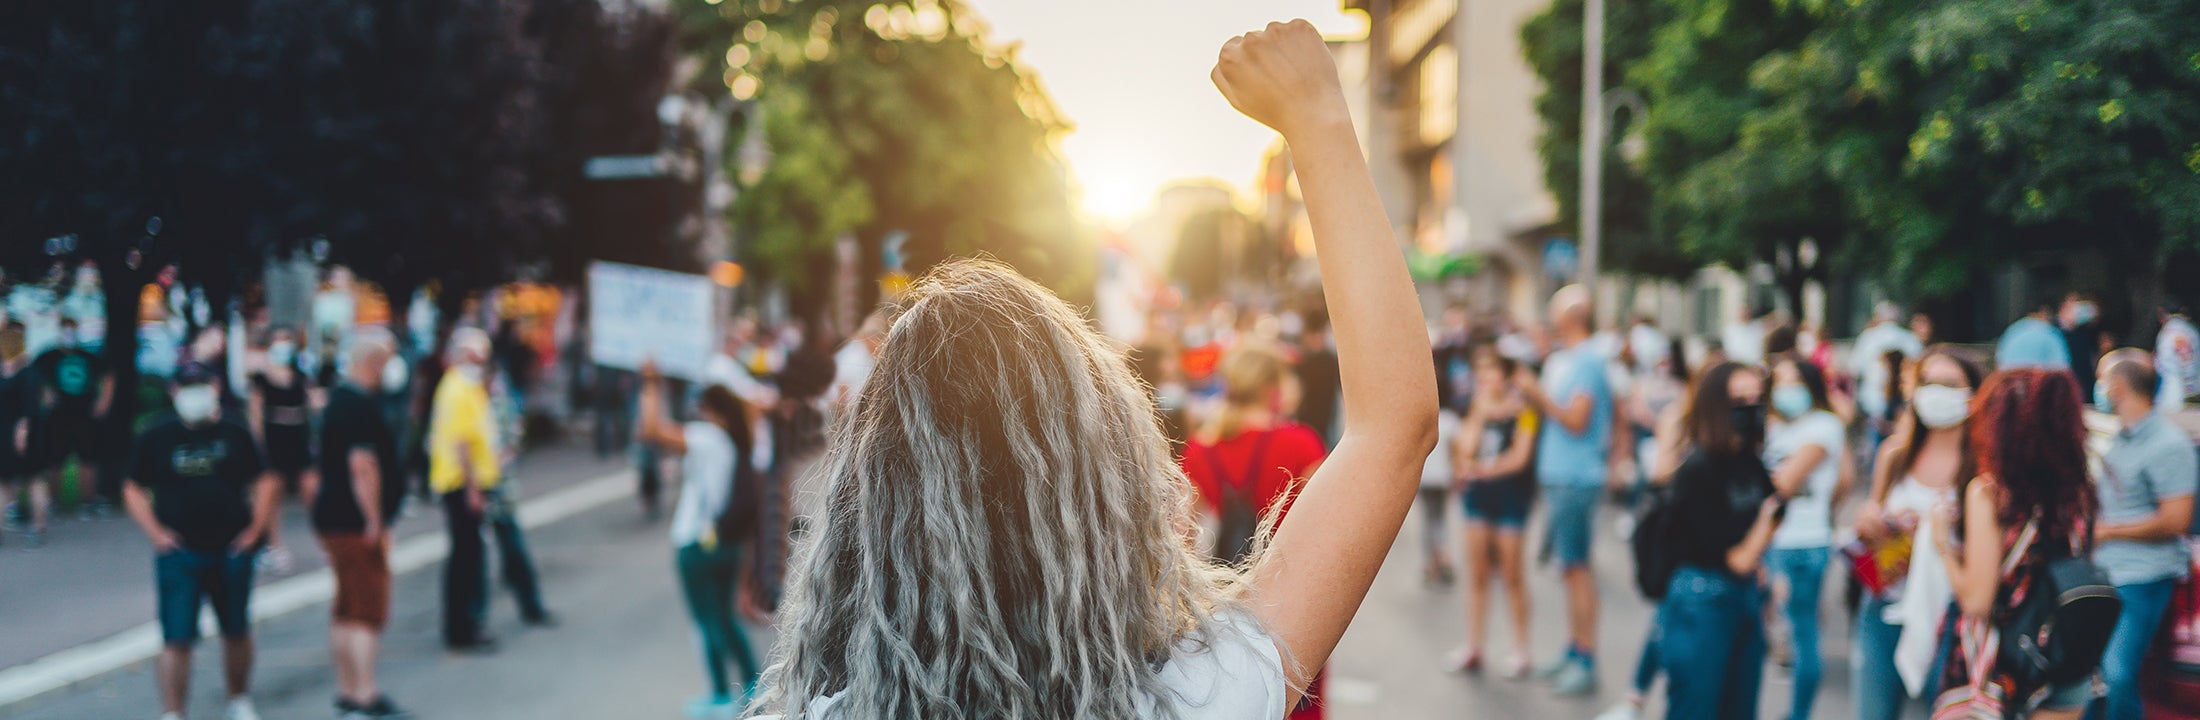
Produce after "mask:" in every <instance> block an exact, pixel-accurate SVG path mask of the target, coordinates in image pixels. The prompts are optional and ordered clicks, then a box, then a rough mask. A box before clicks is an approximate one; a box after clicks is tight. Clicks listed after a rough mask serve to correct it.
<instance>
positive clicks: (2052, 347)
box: [1994, 316, 2070, 370]
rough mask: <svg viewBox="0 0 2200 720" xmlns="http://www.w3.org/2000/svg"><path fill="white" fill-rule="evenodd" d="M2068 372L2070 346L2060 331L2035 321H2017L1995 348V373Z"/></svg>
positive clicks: (2044, 322)
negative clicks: (2016, 371)
mask: <svg viewBox="0 0 2200 720" xmlns="http://www.w3.org/2000/svg"><path fill="white" fill-rule="evenodd" d="M2017 368H2046V369H2048V370H2068V369H2070V343H2069V342H2068V341H2065V340H2063V334H2062V331H2061V330H2057V329H2055V326H2054V325H2051V324H2048V322H2047V321H2046V320H2041V319H2039V318H2036V317H2030V316H2027V317H2022V318H2018V319H2017V321H2016V322H2014V323H2010V324H2009V329H2008V330H2007V331H2004V332H2003V333H2002V334H2001V342H2000V343H1999V344H1998V345H1997V346H1996V347H1995V348H1994V369H1996V370H2015V369H2017Z"/></svg>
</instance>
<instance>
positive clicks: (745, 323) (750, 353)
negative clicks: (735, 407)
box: [644, 316, 838, 470]
mask: <svg viewBox="0 0 2200 720" xmlns="http://www.w3.org/2000/svg"><path fill="white" fill-rule="evenodd" d="M771 346H772V342H771V340H770V339H769V338H766V337H765V336H764V334H763V333H762V332H760V331H759V329H758V327H757V323H756V319H755V318H750V317H745V316H744V317H740V318H735V319H734V321H733V323H732V324H731V325H730V326H728V327H727V328H726V337H725V345H724V347H723V348H721V349H720V351H719V353H718V354H717V355H713V356H711V358H710V360H709V362H707V363H705V364H704V365H703V383H704V385H705V386H706V387H708V386H713V385H715V386H718V387H723V388H725V389H727V390H728V391H731V392H732V393H733V396H734V397H736V398H739V399H740V400H741V402H742V403H745V404H747V405H748V406H749V407H750V408H752V409H753V410H754V411H755V412H757V413H762V412H763V411H765V410H767V409H770V408H776V407H779V401H780V392H779V388H777V387H774V386H772V385H771V384H770V383H767V382H765V381H764V380H762V379H761V377H762V376H763V375H765V374H767V373H770V372H777V371H778V370H779V369H780V368H781V367H784V366H785V365H786V362H787V357H786V354H785V353H784V352H781V351H779V350H777V349H776V348H774V347H771ZM835 365H836V370H837V365H838V363H837V362H836V363H835ZM761 418H762V416H761V415H759V418H758V419H759V420H760V421H759V422H754V423H752V424H751V425H750V426H749V432H750V433H751V434H752V435H754V436H755V441H756V442H755V445H754V446H753V447H754V448H755V451H754V452H752V453H750V454H749V464H750V466H751V467H753V468H754V469H757V470H770V469H771V466H772V462H773V461H775V460H776V459H777V457H776V456H775V454H774V453H773V452H772V451H773V449H774V448H776V447H777V442H778V440H777V438H776V437H775V435H774V430H775V428H773V427H772V424H771V423H770V422H769V421H761ZM647 451H648V450H647V448H645V449H644V452H647ZM650 464H651V465H652V466H654V465H655V463H654V462H652V463H650Z"/></svg>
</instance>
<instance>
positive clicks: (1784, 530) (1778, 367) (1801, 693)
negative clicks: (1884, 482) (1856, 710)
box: [1765, 352, 1848, 720]
mask: <svg viewBox="0 0 2200 720" xmlns="http://www.w3.org/2000/svg"><path fill="white" fill-rule="evenodd" d="M1771 400H1772V402H1771V405H1772V417H1771V420H1770V422H1769V423H1768V424H1767V427H1766V428H1765V467H1767V468H1770V469H1771V470H1772V485H1773V487H1774V488H1775V489H1777V490H1778V491H1779V493H1780V496H1781V497H1783V498H1786V499H1787V504H1788V507H1787V519H1786V520H1785V521H1784V522H1782V523H1780V528H1779V529H1778V530H1776V531H1774V532H1773V533H1772V550H1771V551H1770V552H1768V553H1766V554H1765V564H1766V565H1767V566H1768V567H1769V568H1770V570H1771V571H1772V574H1773V575H1775V576H1778V577H1780V578H1782V579H1783V581H1784V582H1785V583H1786V585H1787V603H1786V606H1785V610H1786V613H1787V621H1788V627H1789V628H1790V629H1791V631H1792V633H1793V636H1794V653H1795V692H1794V693H1793V694H1792V700H1791V701H1790V705H1789V712H1788V717H1790V718H1793V719H1794V720H1805V719H1806V718H1809V717H1810V709H1811V704H1812V703H1813V702H1814V701H1815V700H1816V699H1817V696H1818V676H1819V665H1820V663H1819V654H1818V605H1819V598H1820V596H1821V593H1822V591H1823V590H1824V589H1825V584H1826V564H1827V562H1829V561H1830V559H1831V557H1832V555H1833V508H1834V505H1835V503H1836V502H1837V501H1838V500H1839V498H1840V497H1841V495H1842V494H1843V492H1844V491H1845V490H1846V488H1843V487H1840V484H1841V456H1842V453H1845V452H1847V450H1846V448H1847V447H1848V427H1847V426H1846V425H1844V424H1843V423H1842V422H1841V418H1840V417H1839V416H1837V415H1834V414H1833V403H1832V400H1831V399H1830V397H1829V396H1828V393H1827V392H1826V375H1825V373H1824V372H1822V371H1820V370H1819V369H1818V366H1817V365H1813V364H1811V362H1810V361H1809V360H1805V359H1803V356H1802V355H1799V354H1796V353H1794V352H1785V353H1781V354H1779V355H1775V356H1773V358H1772V396H1771Z"/></svg>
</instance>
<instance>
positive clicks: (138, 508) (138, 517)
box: [122, 482, 166, 538]
mask: <svg viewBox="0 0 2200 720" xmlns="http://www.w3.org/2000/svg"><path fill="white" fill-rule="evenodd" d="M122 508H123V511H125V512H128V513H130V521H131V522H134V523H137V526H138V530H139V531H140V532H143V533H145V537H148V538H155V537H160V536H161V534H162V533H164V532H166V528H163V527H162V526H161V524H160V519H159V518H156V517H154V516H153V501H152V498H149V497H146V496H145V491H144V490H143V489H140V488H139V487H138V486H137V485H136V484H135V483H129V482H125V483H124V484H123V486H122Z"/></svg>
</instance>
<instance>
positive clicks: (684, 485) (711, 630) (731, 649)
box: [640, 365, 763, 720]
mask: <svg viewBox="0 0 2200 720" xmlns="http://www.w3.org/2000/svg"><path fill="white" fill-rule="evenodd" d="M665 402H666V399H665V388H664V383H663V382H662V378H660V377H659V376H658V375H657V373H656V368H654V367H653V366H649V365H644V366H643V367H642V397H641V410H640V415H641V441H642V442H644V443H647V444H649V445H652V446H655V447H657V448H659V449H662V450H664V451H665V452H666V453H669V454H672V455H674V456H677V457H679V458H680V500H679V504H678V507H677V508H675V509H674V510H673V514H672V528H671V532H672V547H673V556H674V566H675V567H676V568H677V570H678V572H679V577H680V592H681V594H682V595H683V596H684V597H686V599H687V606H688V613H689V614H690V616H692V617H693V619H694V622H695V628H696V632H697V634H698V635H699V636H700V639H701V645H702V649H703V674H704V675H706V676H707V677H708V678H709V680H710V694H709V695H707V696H704V697H701V698H697V699H695V700H693V701H690V702H689V703H688V705H687V714H688V717H690V718H694V719H695V720H714V719H716V718H730V717H733V716H734V714H735V713H738V712H740V710H741V709H742V708H743V707H746V706H747V705H748V701H749V699H750V698H751V697H753V696H754V695H755V693H756V678H757V676H758V675H759V674H760V673H761V672H762V671H763V670H762V666H760V665H759V664H758V663H757V659H756V653H755V651H753V650H751V649H750V647H749V639H748V636H747V635H746V634H744V633H743V632H742V631H741V623H740V620H739V619H738V618H737V617H736V616H735V614H734V591H735V588H736V587H737V585H738V582H739V579H740V577H741V574H742V573H741V555H742V552H743V551H745V550H749V549H750V548H749V547H747V545H746V544H745V543H744V542H743V541H744V538H739V537H726V536H724V535H723V534H722V533H724V532H727V531H729V530H731V529H730V528H728V527H727V521H726V520H725V518H727V517H729V514H730V513H735V512H743V511H746V512H754V511H755V509H754V508H738V507H735V505H736V504H737V503H738V502H739V499H737V498H738V495H739V494H740V493H744V492H745V493H747V494H748V497H747V498H745V499H747V500H749V501H750V502H752V503H753V502H755V501H756V497H757V496H756V494H755V489H754V488H753V487H752V488H747V489H743V488H740V487H739V485H740V484H741V483H755V482H757V481H758V480H759V478H758V476H757V475H756V474H755V473H749V472H742V470H741V468H743V467H745V464H746V462H747V460H748V455H749V452H750V450H751V448H752V447H753V446H752V442H753V440H752V438H751V437H750V435H749V432H748V431H749V414H750V413H749V409H748V408H746V407H743V406H742V403H741V401H740V400H739V399H737V398H735V397H734V396H733V392H732V391H730V390H727V389H726V388H725V387H724V386H722V385H712V386H710V387H707V388H704V389H703V394H702V398H701V402H699V403H698V408H697V410H696V415H697V418H696V419H695V420H690V421H688V422H687V423H686V424H684V425H676V424H674V423H673V421H672V417H671V415H670V414H669V413H668V412H666V410H665ZM729 662H731V663H734V664H737V665H739V666H740V672H741V678H740V680H741V690H742V694H741V696H740V697H739V698H736V697H735V696H734V693H733V690H734V687H733V681H732V680H731V679H730V678H729V677H728V676H727V674H726V664H727V663H729Z"/></svg>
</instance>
